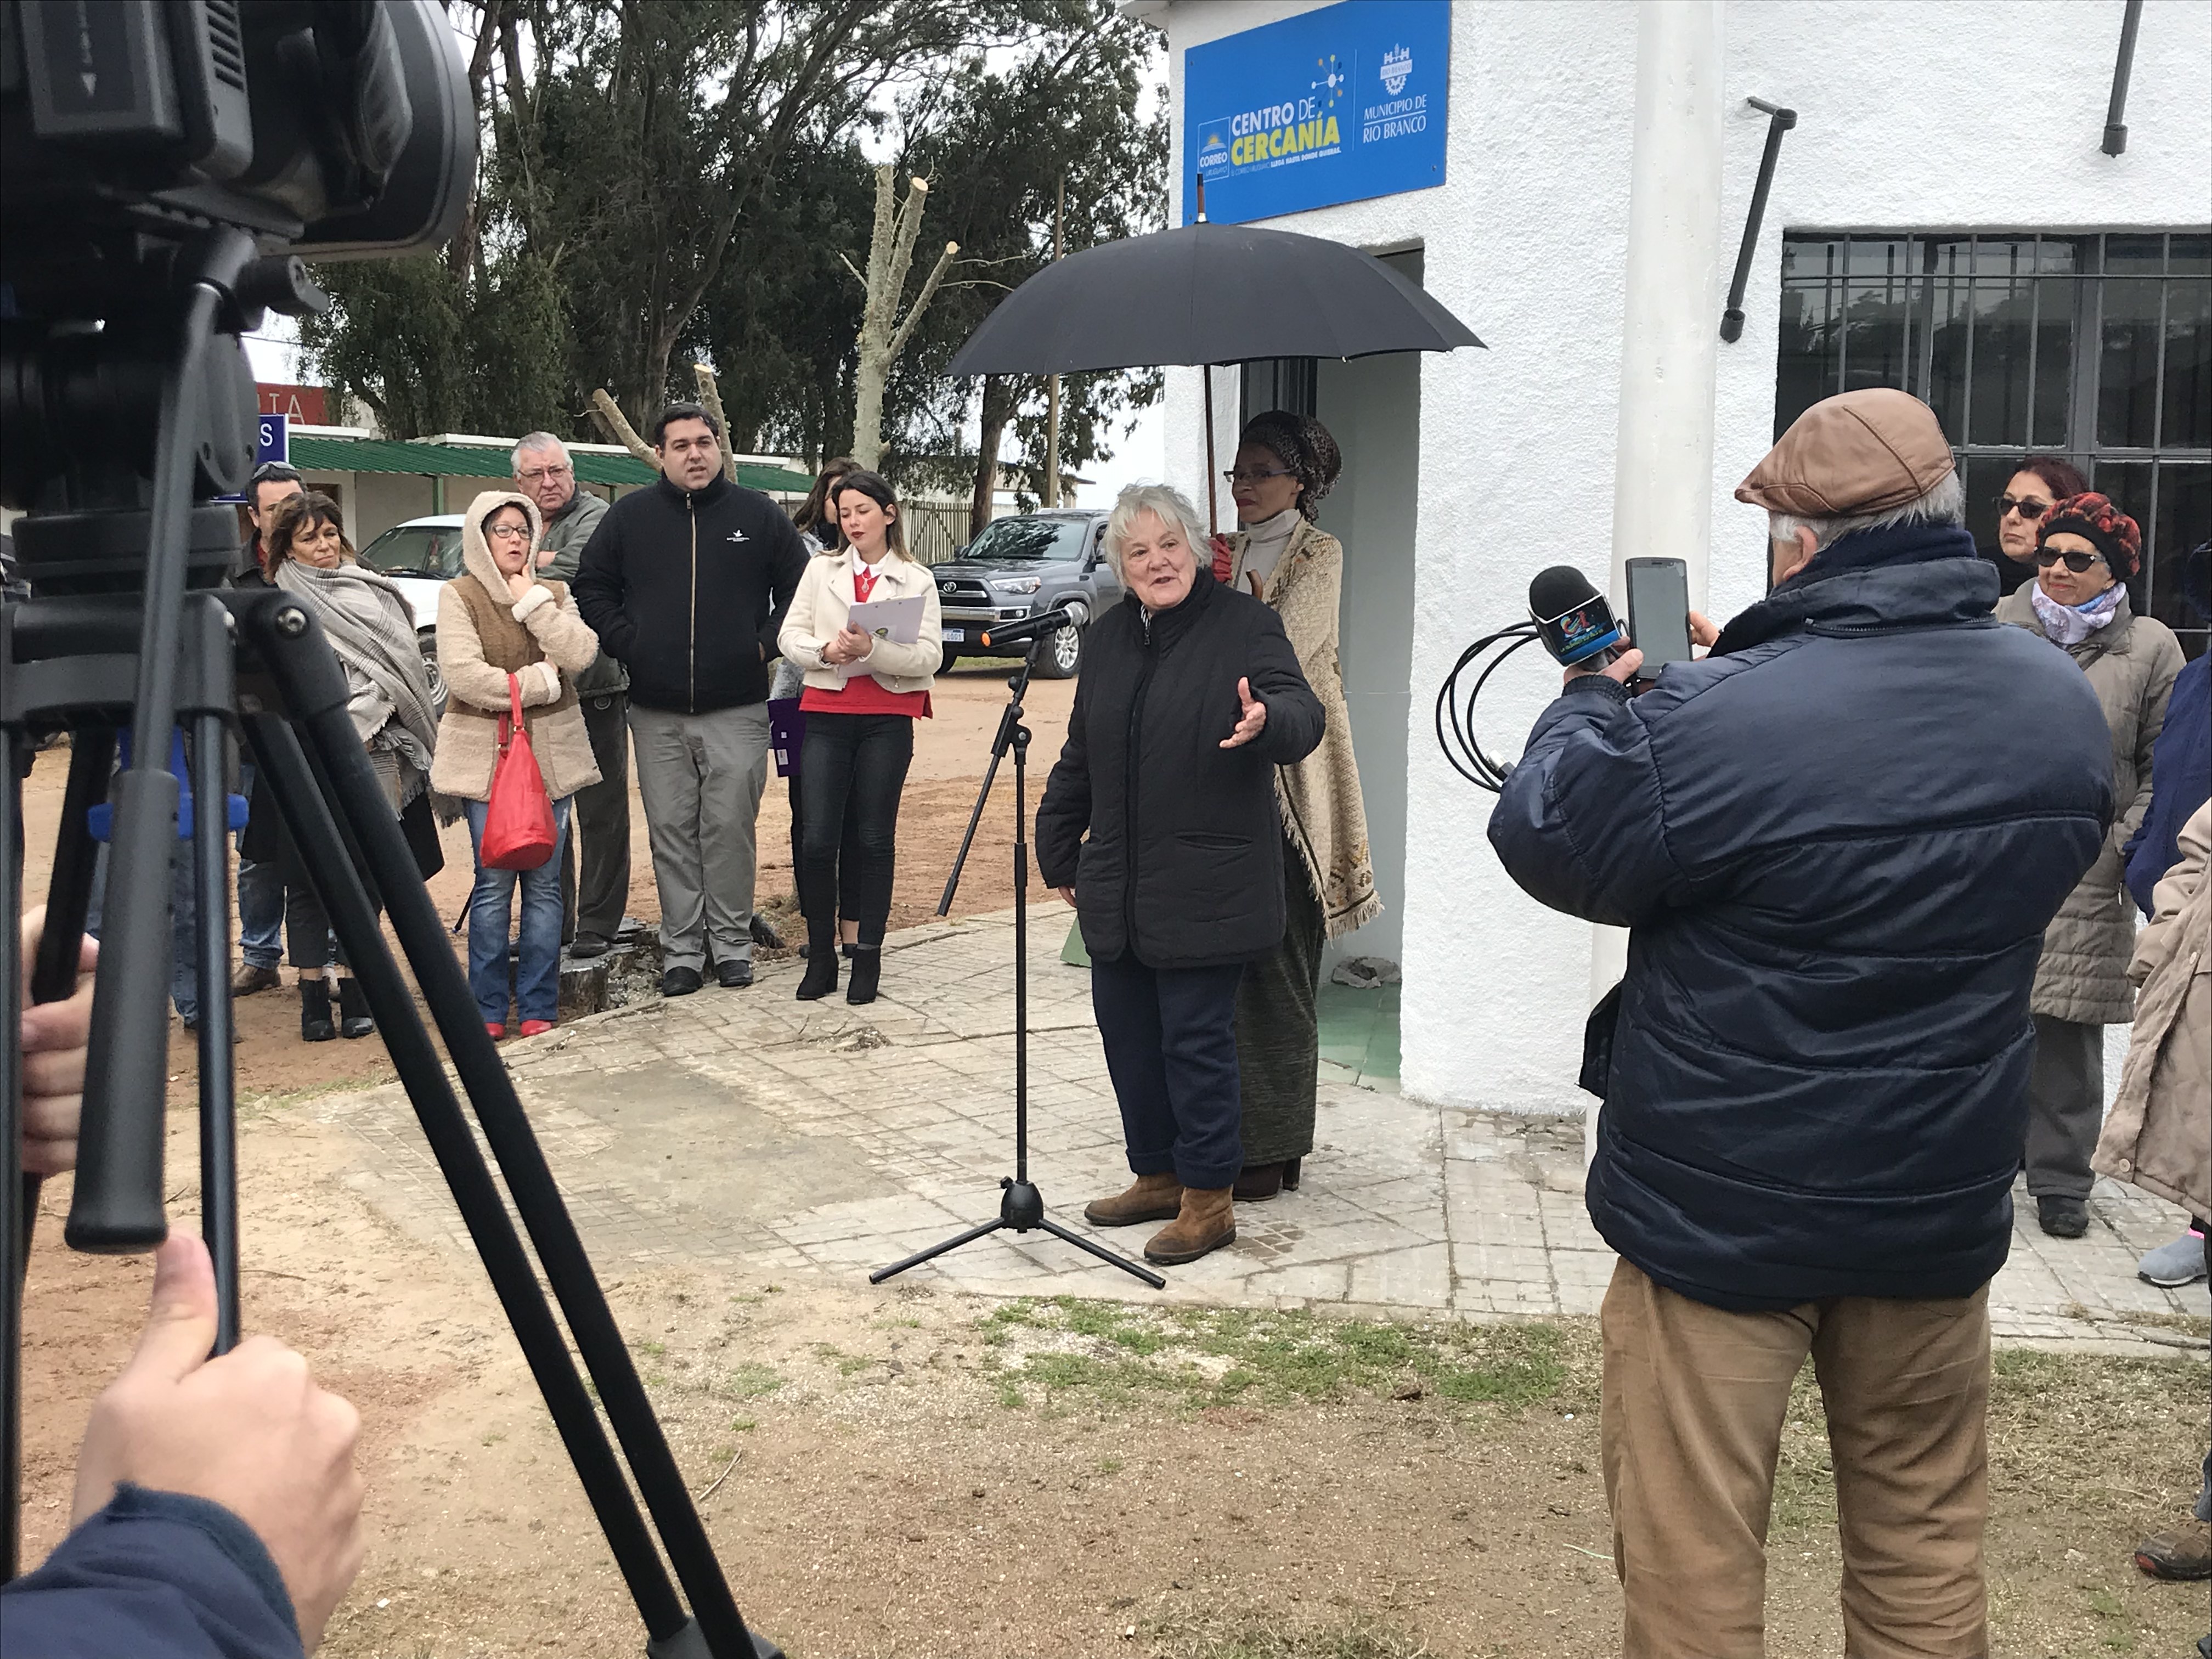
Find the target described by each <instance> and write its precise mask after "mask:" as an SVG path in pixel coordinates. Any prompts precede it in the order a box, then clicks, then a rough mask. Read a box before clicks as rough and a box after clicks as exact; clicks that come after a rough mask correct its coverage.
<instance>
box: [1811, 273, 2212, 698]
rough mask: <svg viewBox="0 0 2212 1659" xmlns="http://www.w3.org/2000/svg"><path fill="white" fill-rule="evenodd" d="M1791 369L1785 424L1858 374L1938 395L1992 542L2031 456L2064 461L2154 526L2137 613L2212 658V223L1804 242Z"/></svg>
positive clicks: (2147, 532)
mask: <svg viewBox="0 0 2212 1659" xmlns="http://www.w3.org/2000/svg"><path fill="white" fill-rule="evenodd" d="M1777 367H1778V374H1777V377H1776V380H1775V394H1774V429H1775V432H1776V434H1777V435H1780V434H1781V432H1782V431H1783V430H1784V428H1787V427H1788V426H1789V424H1790V422H1792V421H1794V420H1796V418H1797V416H1799V415H1801V414H1802V413H1803V412H1804V411H1805V410H1806V409H1807V408H1808V407H1809V406H1810V405H1811V404H1814V403H1817V402H1818V401H1819V400H1820V399H1821V398H1826V397H1830V396H1832V395H1833V394H1834V393H1836V392H1846V391H1850V390H1852V389H1853V388H1856V387H1858V386H1900V387H1902V388H1904V389H1905V391H1907V392H1911V393H1913V394H1914V395H1915V396H1917V397H1919V398H1925V399H1926V400H1927V402H1928V403H1929V405H1930V406H1931V407H1933V408H1934V410H1935V411H1936V417H1937V418H1938V419H1939V420H1941V421H1942V423H1943V430H1944V431H1945V433H1947V434H1948V435H1949V437H1950V439H1951V441H1952V445H1953V447H1954V450H1955V452H1956V453H1957V454H1958V457H1959V467H1960V472H1961V473H1962V474H1963V476H1964V478H1965V482H1966V501H1967V509H1968V512H1967V520H1966V524H1967V528H1968V529H1969V530H1971V531H1972V532H1973V535H1974V539H1975V541H1976V542H1977V543H1978V544H1981V545H1983V546H1985V547H1986V546H1992V545H1994V544H1995V543H1996V506H1995V501H1996V496H1997V495H1998V494H1999V492H2001V491H2002V489H2004V486H2005V483H2006V481H2007V480H2008V479H2009V478H2010V477H2011V476H2012V473H2013V471H2014V468H2015V465H2016V463H2017V462H2018V461H2019V460H2020V459H2021V457H2023V456H2026V455H2031V454H2053V455H2063V456H2064V457H2065V458H2066V459H2069V460H2070V461H2072V462H2073V463H2074V465H2076V466H2078V467H2079V468H2081V471H2082V472H2083V473H2085V474H2086V475H2087V477H2088V478H2089V481H2090V483H2091V486H2092V487H2093V488H2094V489H2099V490H2101V491H2103V492H2104V493H2105V494H2106V495H2110V496H2111V497H2112V499H2113V501H2116V502H2118V504H2119V506H2120V508H2121V510H2122V511H2124V512H2125V513H2128V514H2129V515H2130V516H2131V517H2132V518H2134V519H2135V520H2136V522H2137V523H2138V524H2140V525H2141V526H2142V532H2143V570H2142V575H2141V576H2139V577H2138V578H2137V579H2136V581H2135V582H2133V583H2131V584H2130V589H2131V593H2130V598H2131V599H2132V601H2133V603H2134V604H2135V605H2136V608H2137V609H2138V610H2139V611H2142V612H2143V613H2145V614H2147V615H2149V616H2154V617H2158V618H2159V619H2160V621H2161V622H2163V623H2166V625H2167V626H2168V627H2170V628H2172V629H2173V630H2174V632H2175V633H2176V634H2178V635H2180V636H2181V641H2182V647H2183V648H2184V649H2185V651H2186V652H2187V653H2189V654H2190V655H2191V656H2192V657H2194V656H2196V655H2197V654H2198V653H2201V652H2202V651H2203V650H2204V648H2205V647H2206V643H2207V641H2208V637H2212V634H2209V633H2208V629H2212V618H2208V617H2206V616H2205V615H2204V614H2203V611H2200V610H2198V609H2197V606H2196V605H2191V604H2190V603H2189V602H2188V600H2187V598H2186V596H2185V595H2186V590H2185V584H2184V581H2183V578H2182V568H2183V563H2184V561H2185V559H2186V558H2187V557H2188V556H2189V553H2190V550H2191V549H2192V548H2195V547H2197V546H2198V545H2200V544H2203V543H2204V542H2205V541H2207V540H2212V234H2208V233H2207V232H2206V231H2204V230H2202V229H2196V230H2185V231H2172V232H2157V233H2152V234H2119V233H2117V232H2114V233H2111V234H2101V235H2058V234H2044V233H2038V232H2033V231H2022V232H2016V233H2007V234H1998V235H1947V234H1929V233H1925V232H1899V233H1894V234H1852V235H1848V236H1845V235H1833V236H1830V235H1818V234H1792V235H1790V236H1788V237H1785V238H1784V241H1783V245H1782V330H1781V345H1780V354H1779V362H1778V366H1777ZM2196 580H2197V584H2198V592H2197V596H2196V597H2197V599H2198V600H2199V601H2200V602H2201V600H2202V599H2203V580H2204V578H2203V574H2201V573H2200V574H2198V575H2197V578H2196Z"/></svg>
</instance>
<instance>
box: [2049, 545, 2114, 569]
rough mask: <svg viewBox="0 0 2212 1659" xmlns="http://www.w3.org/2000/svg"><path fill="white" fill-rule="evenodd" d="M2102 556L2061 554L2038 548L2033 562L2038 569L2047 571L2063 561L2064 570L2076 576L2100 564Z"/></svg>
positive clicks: (2093, 554) (2098, 554)
mask: <svg viewBox="0 0 2212 1659" xmlns="http://www.w3.org/2000/svg"><path fill="white" fill-rule="evenodd" d="M2103 558H2104V555H2103V554H2101V553H2061V552H2059V551H2057V550H2056V549H2053V548H2048V547H2039V548H2037V549H2036V550H2035V562H2036V565H2037V567H2038V568H2039V569H2044V570H2048V569H2050V568H2051V566H2052V565H2054V564H2057V562H2059V561H2060V560H2061V559H2063V560H2065V561H2066V568H2068V569H2069V570H2070V571H2072V572H2073V573H2074V574H2075V575H2077V576H2078V575H2080V574H2081V573H2082V572H2083V571H2085V570H2087V568H2089V567H2090V566H2091V565H2093V564H2096V563H2098V562H2100V561H2101V560H2102V559H2103Z"/></svg>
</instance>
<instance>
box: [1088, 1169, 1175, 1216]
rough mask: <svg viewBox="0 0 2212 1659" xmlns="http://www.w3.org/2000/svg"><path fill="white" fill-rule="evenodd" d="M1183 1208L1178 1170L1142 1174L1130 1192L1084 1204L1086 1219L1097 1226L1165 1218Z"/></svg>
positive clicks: (1132, 1185) (1095, 1199) (1130, 1188)
mask: <svg viewBox="0 0 2212 1659" xmlns="http://www.w3.org/2000/svg"><path fill="white" fill-rule="evenodd" d="M1181 1209H1182V1182H1180V1181H1177V1180H1176V1177H1175V1171H1174V1170H1166V1171H1165V1172H1164V1173H1162V1174H1159V1175H1140V1176H1138V1177H1137V1178H1136V1180H1135V1181H1134V1182H1133V1183H1131V1185H1130V1187H1129V1189H1128V1190H1127V1192H1121V1193H1116V1194H1114V1195H1113V1196H1112V1197H1111V1198H1094V1199H1092V1200H1091V1202H1090V1203H1088V1204H1086V1205H1085V1206H1083V1218H1084V1219H1085V1221H1087V1222H1089V1223H1090V1224H1091V1225H1092V1226H1094V1227H1127V1226H1130V1225H1133V1224H1134V1223H1136V1222H1139V1221H1165V1220H1167V1219H1168V1218H1170V1217H1171V1216H1173V1215H1175V1214H1176V1213H1177V1212H1179V1211H1180V1210H1181Z"/></svg>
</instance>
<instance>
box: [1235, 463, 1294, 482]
mask: <svg viewBox="0 0 2212 1659" xmlns="http://www.w3.org/2000/svg"><path fill="white" fill-rule="evenodd" d="M1221 476H1222V477H1225V478H1226V479H1228V480H1229V482H1230V483H1233V484H1240V483H1267V480H1268V479H1270V478H1295V477H1297V476H1298V475H1297V473H1295V472H1293V471H1291V469H1290V468H1288V467H1286V466H1279V467H1277V468H1276V469H1275V470H1274V471H1272V472H1255V471H1252V470H1251V469H1250V468H1249V467H1241V466H1240V467H1237V468H1234V469H1233V470H1231V471H1227V472H1225V473H1223V474H1222V475H1221Z"/></svg>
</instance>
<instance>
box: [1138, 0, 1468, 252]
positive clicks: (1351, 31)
mask: <svg viewBox="0 0 2212 1659" xmlns="http://www.w3.org/2000/svg"><path fill="white" fill-rule="evenodd" d="M1450 84H1451V7H1450V5H1449V0H1346V3H1345V4H1342V5H1336V6H1328V7H1324V8H1323V9H1322V10H1320V11H1310V12H1306V13H1304V14H1303V15H1299V16H1297V17H1287V18H1285V19H1284V20H1283V21H1281V22H1279V23H1270V24H1268V25H1267V27H1264V28H1256V29H1248V30H1246V31H1245V32H1244V33H1242V34H1232V35H1229V36H1227V37H1226V38H1225V39H1223V40H1215V41H1212V42H1211V43H1210V44H1208V45H1206V46H1193V47H1191V48H1190V49H1189V50H1188V52H1184V53H1183V71H1182V118H1183V128H1182V131H1183V165H1184V169H1185V173H1186V175H1187V176H1186V179H1185V181H1184V188H1183V198H1182V216H1183V222H1184V223H1185V224H1192V223H1194V222H1196V221H1197V218H1198V201H1197V193H1196V191H1194V190H1193V189H1191V188H1190V179H1189V178H1188V174H1191V173H1198V174H1202V175H1203V176H1204V178H1205V179H1206V217H1207V218H1208V219H1211V220H1212V221H1214V222H1216V223H1218V224H1234V223H1241V222H1244V221H1246V220H1250V219H1270V218H1273V217H1275V216H1277V215H1279V214H1285V213H1297V212H1302V211H1303V210H1305V209H1307V208H1317V207H1328V206H1329V205H1331V204H1334V203H1337V202H1358V201H1364V200H1366V199H1367V198H1368V197H1375V196H1391V195H1395V194H1396V193H1397V192H1398V191H1402V190H1425V189H1427V188H1428V187H1429V186H1430V185H1441V184H1442V183H1443V181H1444V129H1445V125H1446V123H1445V100H1446V97H1447V94H1448V91H1449V87H1450Z"/></svg>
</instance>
